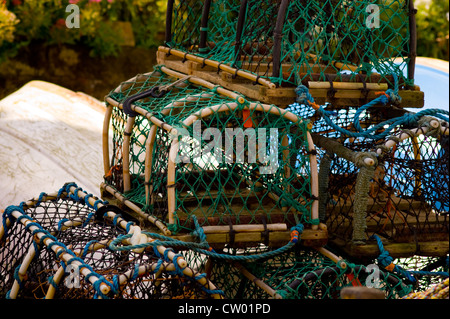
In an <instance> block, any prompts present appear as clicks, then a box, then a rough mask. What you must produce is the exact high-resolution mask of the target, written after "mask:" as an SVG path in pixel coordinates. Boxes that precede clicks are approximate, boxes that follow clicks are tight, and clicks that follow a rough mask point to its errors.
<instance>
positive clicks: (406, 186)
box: [320, 118, 449, 257]
mask: <svg viewBox="0 0 450 319" xmlns="http://www.w3.org/2000/svg"><path fill="white" fill-rule="evenodd" d="M422 119H424V118H422ZM421 121H422V120H421ZM421 121H419V123H425V124H423V126H420V127H418V128H412V129H403V130H402V129H401V128H398V129H397V133H393V135H392V136H390V137H388V138H386V139H383V140H379V141H378V142H374V141H373V140H372V141H371V142H372V145H374V146H372V147H371V148H368V147H367V146H368V143H367V141H365V140H364V139H363V138H356V139H348V140H347V141H346V142H345V143H347V144H348V145H349V147H348V148H346V147H345V146H343V145H340V146H339V147H336V148H334V150H335V151H336V152H335V153H333V152H327V154H326V155H325V156H324V158H323V159H322V163H321V166H320V169H321V170H323V172H322V171H321V176H322V177H321V182H322V181H323V184H322V185H321V188H320V189H321V194H322V191H323V192H325V196H323V197H322V202H321V204H320V212H321V213H320V214H321V218H323V219H324V220H326V224H327V225H328V228H329V231H330V233H333V236H334V239H333V241H334V242H335V243H336V245H339V246H341V247H342V246H345V245H347V244H349V242H350V243H353V244H355V245H356V246H358V245H360V247H359V248H358V247H357V248H354V253H355V252H356V251H357V252H358V254H362V255H368V256H372V255H376V254H378V253H379V252H378V249H376V245H374V244H373V243H372V241H369V238H370V237H371V236H372V235H374V234H377V235H379V236H381V237H382V238H383V240H384V241H386V243H385V245H391V246H389V247H390V248H389V249H388V248H386V249H387V250H389V251H390V253H391V255H393V256H394V255H396V256H397V257H399V256H400V257H401V256H404V257H406V256H413V255H415V254H417V255H425V256H443V255H446V254H447V253H448V236H449V235H448V234H449V220H448V211H449V190H448V182H449V175H448V174H449V171H448V154H449V153H448V151H449V148H448V147H449V146H448V132H449V129H448V123H447V122H445V121H440V120H437V119H433V118H431V119H430V118H429V119H428V120H425V121H424V122H421ZM322 145H325V144H322ZM329 150H330V148H329ZM370 150H372V152H369V151H370ZM326 172H328V176H327V173H326ZM322 178H323V179H322ZM322 186H323V187H322ZM350 246H351V245H350V244H349V247H350Z"/></svg>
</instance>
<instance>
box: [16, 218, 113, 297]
mask: <svg viewBox="0 0 450 319" xmlns="http://www.w3.org/2000/svg"><path fill="white" fill-rule="evenodd" d="M12 215H13V216H14V217H15V218H17V219H19V217H20V216H22V213H21V212H19V211H17V210H15V211H13V212H12ZM21 222H22V224H23V225H24V226H25V227H27V228H29V230H30V231H31V232H36V233H35V236H37V238H38V239H39V241H40V242H43V243H44V245H46V246H47V247H49V248H50V249H51V250H52V251H53V252H54V253H55V254H56V255H58V252H59V251H60V250H62V251H63V252H62V253H61V254H59V258H60V259H62V260H63V261H64V262H65V263H68V261H69V260H72V259H73V256H72V255H71V254H69V253H66V252H65V248H64V247H63V246H61V245H59V244H58V242H55V241H54V240H53V239H51V238H50V237H46V238H44V239H42V237H44V236H45V234H44V232H42V231H41V229H40V228H39V227H37V226H35V225H33V224H31V225H28V224H30V223H32V221H30V220H29V219H26V218H23V219H21ZM72 264H73V265H74V266H75V267H79V268H81V269H80V272H81V273H82V274H83V275H84V276H85V277H86V278H88V280H89V281H90V282H91V284H95V282H97V280H99V279H98V278H97V277H96V276H90V275H91V274H92V272H91V271H90V270H89V269H87V268H86V267H83V264H82V263H80V262H79V261H78V260H72ZM80 266H81V267H80ZM110 290H111V288H110V287H109V286H108V285H107V284H105V283H103V282H101V283H100V291H101V292H102V293H103V294H107V293H108V292H109V291H110Z"/></svg>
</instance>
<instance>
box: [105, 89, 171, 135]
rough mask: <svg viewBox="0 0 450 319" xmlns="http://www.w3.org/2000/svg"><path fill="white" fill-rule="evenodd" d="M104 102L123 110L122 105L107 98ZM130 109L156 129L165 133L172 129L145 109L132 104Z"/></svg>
mask: <svg viewBox="0 0 450 319" xmlns="http://www.w3.org/2000/svg"><path fill="white" fill-rule="evenodd" d="M105 100H106V102H107V103H109V104H111V105H113V106H115V107H117V108H119V109H121V110H122V109H123V107H122V104H121V103H119V102H117V101H116V100H114V99H112V98H110V97H107V98H106V99H105ZM131 106H132V108H134V111H135V112H137V113H139V114H141V115H143V116H145V117H146V118H147V119H148V120H149V121H150V122H152V123H153V124H155V125H157V126H158V127H161V128H163V129H165V130H166V131H169V132H170V130H172V129H173V127H172V126H171V125H169V124H167V123H165V122H163V121H161V120H160V119H158V118H156V117H155V116H153V114H152V113H151V112H149V111H147V110H145V109H143V108H142V107H139V106H136V105H134V104H132V105H131Z"/></svg>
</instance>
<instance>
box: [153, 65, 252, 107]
mask: <svg viewBox="0 0 450 319" xmlns="http://www.w3.org/2000/svg"><path fill="white" fill-rule="evenodd" d="M161 71H162V72H164V73H166V74H167V75H170V76H173V77H176V78H184V77H186V74H184V73H180V72H177V71H174V70H171V69H169V68H167V67H165V66H163V67H161ZM188 81H189V82H191V83H193V84H196V85H200V86H203V87H206V88H208V89H214V88H215V89H216V92H217V93H219V94H221V95H224V96H227V97H229V98H232V99H235V100H238V101H239V103H244V102H245V100H244V98H243V97H242V96H241V95H239V94H237V93H235V92H233V91H230V90H227V89H225V88H223V87H221V86H219V85H216V84H213V83H211V82H209V81H206V80H203V79H201V78H199V77H195V76H191V77H190V78H189V79H188Z"/></svg>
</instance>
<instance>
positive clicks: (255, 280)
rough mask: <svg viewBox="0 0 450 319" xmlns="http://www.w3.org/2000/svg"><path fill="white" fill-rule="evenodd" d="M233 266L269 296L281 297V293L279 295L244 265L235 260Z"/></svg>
mask: <svg viewBox="0 0 450 319" xmlns="http://www.w3.org/2000/svg"><path fill="white" fill-rule="evenodd" d="M234 265H235V267H236V268H237V269H238V270H239V271H240V272H241V273H242V274H243V275H244V276H245V277H247V278H248V279H249V280H250V281H252V282H253V283H254V284H255V285H256V286H258V287H259V288H261V289H262V290H264V291H265V292H266V293H267V294H269V296H271V297H272V298H274V299H283V297H282V296H281V295H279V294H278V293H277V292H276V291H275V290H274V289H273V288H272V287H270V286H269V285H267V284H266V283H265V282H264V281H262V280H261V279H259V278H257V277H255V275H253V274H252V273H251V272H249V271H248V270H247V269H246V268H245V267H244V266H242V265H241V264H240V263H238V262H235V263H234Z"/></svg>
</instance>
